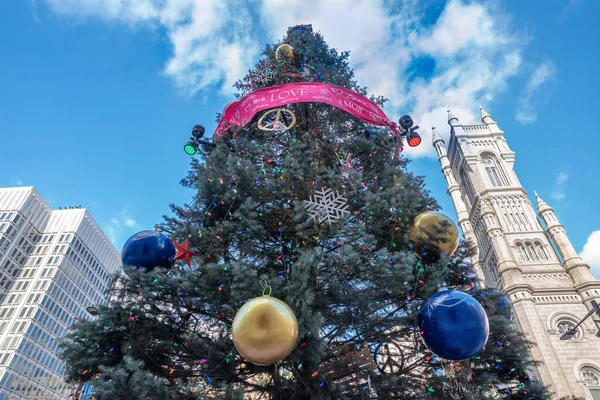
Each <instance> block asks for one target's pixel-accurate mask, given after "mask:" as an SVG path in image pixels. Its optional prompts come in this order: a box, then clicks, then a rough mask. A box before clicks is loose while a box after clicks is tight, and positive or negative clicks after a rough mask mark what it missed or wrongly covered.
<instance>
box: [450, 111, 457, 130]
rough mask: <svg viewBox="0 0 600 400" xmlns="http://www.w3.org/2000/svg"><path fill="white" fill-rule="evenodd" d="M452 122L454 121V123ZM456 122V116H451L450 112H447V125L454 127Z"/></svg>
mask: <svg viewBox="0 0 600 400" xmlns="http://www.w3.org/2000/svg"><path fill="white" fill-rule="evenodd" d="M452 121H454V123H453V122H452ZM457 122H458V118H456V115H454V114H452V111H450V110H448V124H449V125H451V126H454V125H456V123H457Z"/></svg>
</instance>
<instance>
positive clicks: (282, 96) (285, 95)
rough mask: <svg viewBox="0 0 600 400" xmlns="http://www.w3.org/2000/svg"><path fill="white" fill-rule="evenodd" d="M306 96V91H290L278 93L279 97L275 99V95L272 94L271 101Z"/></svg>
mask: <svg viewBox="0 0 600 400" xmlns="http://www.w3.org/2000/svg"><path fill="white" fill-rule="evenodd" d="M298 95H300V96H304V89H296V90H294V89H290V90H283V91H281V92H279V93H277V97H275V93H272V94H271V101H275V100H285V99H287V98H288V97H290V96H298Z"/></svg>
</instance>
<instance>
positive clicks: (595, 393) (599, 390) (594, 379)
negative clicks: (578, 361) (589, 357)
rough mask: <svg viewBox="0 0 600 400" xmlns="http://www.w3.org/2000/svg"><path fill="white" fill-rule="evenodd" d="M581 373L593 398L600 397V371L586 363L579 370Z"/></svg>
mask: <svg viewBox="0 0 600 400" xmlns="http://www.w3.org/2000/svg"><path fill="white" fill-rule="evenodd" d="M579 374H580V375H581V380H583V384H584V385H585V387H586V389H587V390H588V392H590V395H591V396H592V399H598V398H600V371H598V370H597V369H596V368H594V367H590V366H588V365H586V366H584V367H582V368H581V369H580V370H579Z"/></svg>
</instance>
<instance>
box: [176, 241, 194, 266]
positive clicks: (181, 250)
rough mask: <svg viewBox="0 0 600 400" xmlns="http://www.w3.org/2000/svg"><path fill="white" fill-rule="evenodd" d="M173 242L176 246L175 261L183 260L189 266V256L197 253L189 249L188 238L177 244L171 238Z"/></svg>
mask: <svg viewBox="0 0 600 400" xmlns="http://www.w3.org/2000/svg"><path fill="white" fill-rule="evenodd" d="M173 244H174V245H175V247H176V248H177V254H175V261H177V260H183V261H185V263H186V264H187V265H188V267H189V266H191V263H190V258H192V257H193V256H197V255H198V254H196V253H194V252H193V251H191V250H190V243H189V240H188V239H185V240H184V241H183V244H179V243H177V242H176V241H174V240H173Z"/></svg>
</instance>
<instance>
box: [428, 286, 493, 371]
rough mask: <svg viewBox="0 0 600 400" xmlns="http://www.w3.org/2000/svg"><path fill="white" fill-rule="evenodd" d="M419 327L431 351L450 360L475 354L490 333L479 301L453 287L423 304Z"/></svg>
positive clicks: (457, 359)
mask: <svg viewBox="0 0 600 400" xmlns="http://www.w3.org/2000/svg"><path fill="white" fill-rule="evenodd" d="M419 329H420V331H421V336H422V337H423V341H424V342H425V344H426V345H427V348H429V350H431V352H432V353H434V354H435V355H437V356H438V357H440V358H444V359H446V360H452V361H461V360H467V359H469V358H471V357H473V356H475V355H477V354H478V353H479V352H480V351H481V350H482V349H483V347H484V346H485V344H486V343H487V339H488V335H489V333H490V326H489V323H488V318H487V314H486V313H485V311H484V309H483V307H481V304H479V303H478V302H477V300H475V299H474V298H473V297H471V296H469V295H468V294H465V293H463V292H456V291H453V290H441V291H439V292H437V293H436V294H434V295H433V296H431V297H430V298H429V299H427V300H426V301H425V303H423V308H422V310H421V314H420V315H419Z"/></svg>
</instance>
